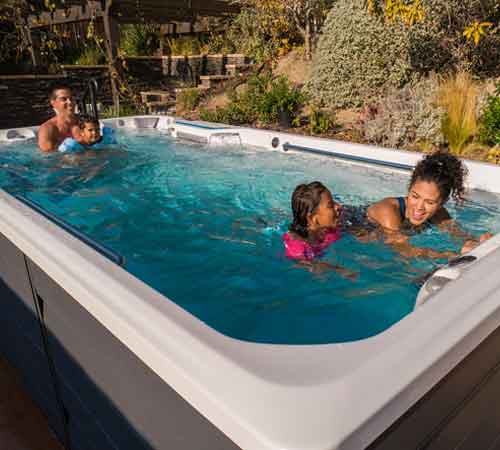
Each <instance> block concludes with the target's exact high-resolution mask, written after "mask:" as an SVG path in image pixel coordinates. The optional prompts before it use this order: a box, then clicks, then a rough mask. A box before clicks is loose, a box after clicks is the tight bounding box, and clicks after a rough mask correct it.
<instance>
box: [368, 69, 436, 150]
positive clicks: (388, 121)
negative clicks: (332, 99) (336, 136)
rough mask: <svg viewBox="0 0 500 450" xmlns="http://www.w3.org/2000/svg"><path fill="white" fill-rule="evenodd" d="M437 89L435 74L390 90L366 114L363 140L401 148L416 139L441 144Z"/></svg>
mask: <svg viewBox="0 0 500 450" xmlns="http://www.w3.org/2000/svg"><path fill="white" fill-rule="evenodd" d="M438 90H439V80H438V78H437V76H435V75H431V76H429V77H427V78H423V79H421V80H418V81H415V80H412V81H411V82H409V83H408V84H407V85H406V86H404V87H403V88H401V89H396V88H394V89H392V90H390V91H389V92H388V93H387V94H386V95H385V96H383V97H381V98H380V99H379V100H378V101H377V102H376V103H374V104H373V105H372V108H371V110H372V112H371V114H367V115H366V117H365V119H364V121H363V124H362V132H363V135H364V137H365V139H366V140H368V141H369V142H371V143H373V144H378V145H383V146H386V147H391V148H404V147H408V146H409V145H411V144H414V143H415V142H425V143H427V144H430V145H441V144H444V136H443V133H442V130H441V123H442V119H443V114H444V110H443V109H442V108H439V107H437V105H436V104H435V103H436V98H437V95H438Z"/></svg>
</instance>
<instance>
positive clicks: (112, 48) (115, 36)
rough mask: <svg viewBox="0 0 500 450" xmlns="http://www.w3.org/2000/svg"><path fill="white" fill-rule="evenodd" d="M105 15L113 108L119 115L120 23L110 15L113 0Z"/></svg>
mask: <svg viewBox="0 0 500 450" xmlns="http://www.w3.org/2000/svg"><path fill="white" fill-rule="evenodd" d="M105 5H106V6H105V8H104V14H103V17H102V18H103V23H104V32H105V34H106V39H105V42H106V53H107V57H108V65H109V76H110V79H111V91H112V94H113V106H114V109H115V113H116V114H119V111H120V91H119V88H118V77H119V70H118V61H117V58H118V43H119V40H120V30H119V26H118V22H117V21H116V19H115V18H114V17H112V16H111V15H110V10H111V6H112V5H113V0H106V4H105Z"/></svg>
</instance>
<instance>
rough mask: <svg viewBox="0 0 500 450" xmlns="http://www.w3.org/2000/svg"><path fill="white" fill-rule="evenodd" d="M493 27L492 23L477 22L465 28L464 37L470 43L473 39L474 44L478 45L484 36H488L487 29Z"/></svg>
mask: <svg viewBox="0 0 500 450" xmlns="http://www.w3.org/2000/svg"><path fill="white" fill-rule="evenodd" d="M491 26H493V24H492V23H491V22H479V21H478V20H476V21H474V22H473V23H471V24H470V25H469V26H467V27H466V28H465V30H464V33H463V35H464V36H465V38H466V39H467V40H468V41H470V40H471V39H472V40H473V41H474V44H475V45H478V44H479V41H480V40H481V38H482V36H486V34H487V31H486V28H489V27H491Z"/></svg>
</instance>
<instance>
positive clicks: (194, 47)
mask: <svg viewBox="0 0 500 450" xmlns="http://www.w3.org/2000/svg"><path fill="white" fill-rule="evenodd" d="M167 44H168V47H169V49H170V54H171V55H187V56H189V55H199V54H201V53H203V50H204V44H203V43H202V42H201V41H200V39H198V38H196V37H193V36H181V37H178V38H172V39H167Z"/></svg>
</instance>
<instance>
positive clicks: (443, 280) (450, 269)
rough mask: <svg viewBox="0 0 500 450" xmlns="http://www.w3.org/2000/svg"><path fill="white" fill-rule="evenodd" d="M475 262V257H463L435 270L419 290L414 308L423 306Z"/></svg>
mask: <svg viewBox="0 0 500 450" xmlns="http://www.w3.org/2000/svg"><path fill="white" fill-rule="evenodd" d="M476 260H477V256H474V255H463V256H459V257H457V258H454V259H451V260H450V261H449V262H448V264H447V265H446V266H444V267H441V268H438V269H436V270H435V271H434V272H433V273H431V274H430V276H429V277H428V278H427V280H426V281H425V283H424V285H423V286H422V288H421V289H420V291H419V292H418V295H417V300H416V302H415V308H417V307H418V306H421V305H423V304H424V303H425V302H426V301H427V300H428V299H429V298H430V297H431V295H432V294H435V293H436V292H438V291H440V290H441V289H442V288H443V287H444V286H446V285H447V284H448V283H449V282H450V281H452V280H456V279H457V278H458V277H459V276H460V275H461V273H462V271H463V269H465V268H466V267H468V266H469V265H470V264H472V263H473V262H475V261H476Z"/></svg>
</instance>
